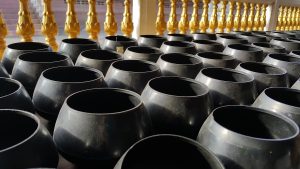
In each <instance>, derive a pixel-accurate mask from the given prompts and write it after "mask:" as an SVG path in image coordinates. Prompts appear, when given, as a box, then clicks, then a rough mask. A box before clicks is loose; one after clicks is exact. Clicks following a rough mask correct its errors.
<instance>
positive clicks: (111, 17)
mask: <svg viewBox="0 0 300 169" xmlns="http://www.w3.org/2000/svg"><path fill="white" fill-rule="evenodd" d="M113 6H114V1H113V0H106V15H105V22H104V32H105V33H106V34H107V35H108V36H113V35H115V34H116V33H117V31H118V30H117V29H118V25H117V22H116V19H115V13H114V10H113Z"/></svg>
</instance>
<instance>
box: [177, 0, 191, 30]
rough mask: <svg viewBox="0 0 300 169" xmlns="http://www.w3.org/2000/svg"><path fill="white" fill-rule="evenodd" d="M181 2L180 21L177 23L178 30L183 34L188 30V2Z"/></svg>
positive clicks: (184, 0) (185, 0) (186, 0)
mask: <svg viewBox="0 0 300 169" xmlns="http://www.w3.org/2000/svg"><path fill="white" fill-rule="evenodd" d="M181 1H182V13H181V17H180V21H179V23H178V29H179V31H180V33H181V34H185V33H186V31H187V30H188V29H189V15H188V0H181Z"/></svg>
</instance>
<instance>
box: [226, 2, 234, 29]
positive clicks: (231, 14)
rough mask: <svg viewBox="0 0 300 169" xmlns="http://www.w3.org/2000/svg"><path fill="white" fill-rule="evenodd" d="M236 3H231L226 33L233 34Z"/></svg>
mask: <svg viewBox="0 0 300 169" xmlns="http://www.w3.org/2000/svg"><path fill="white" fill-rule="evenodd" d="M234 3H235V2H234V1H233V0H231V1H229V12H228V16H227V19H226V31H227V32H231V30H232V28H233V9H234Z"/></svg>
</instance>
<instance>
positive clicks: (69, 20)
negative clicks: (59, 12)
mask: <svg viewBox="0 0 300 169" xmlns="http://www.w3.org/2000/svg"><path fill="white" fill-rule="evenodd" d="M75 1H76V0H66V2H67V6H68V9H67V13H66V23H65V32H66V34H67V35H68V37H69V38H77V36H78V34H79V33H80V25H79V22H78V20H77V16H76V12H75Z"/></svg>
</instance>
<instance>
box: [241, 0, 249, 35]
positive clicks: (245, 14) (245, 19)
mask: <svg viewBox="0 0 300 169" xmlns="http://www.w3.org/2000/svg"><path fill="white" fill-rule="evenodd" d="M243 5H244V12H243V16H242V20H241V31H246V30H247V22H248V7H249V3H248V2H244V3H243Z"/></svg>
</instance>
